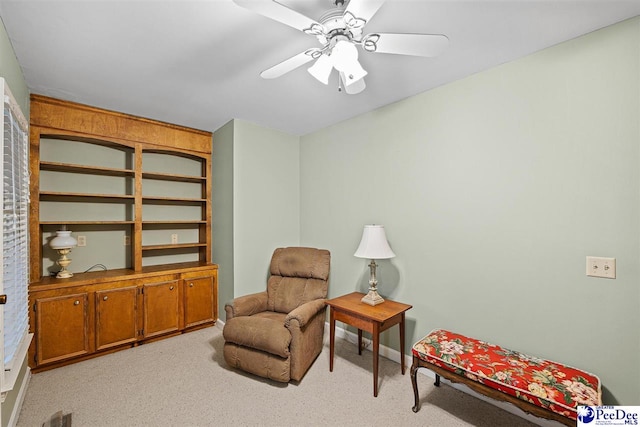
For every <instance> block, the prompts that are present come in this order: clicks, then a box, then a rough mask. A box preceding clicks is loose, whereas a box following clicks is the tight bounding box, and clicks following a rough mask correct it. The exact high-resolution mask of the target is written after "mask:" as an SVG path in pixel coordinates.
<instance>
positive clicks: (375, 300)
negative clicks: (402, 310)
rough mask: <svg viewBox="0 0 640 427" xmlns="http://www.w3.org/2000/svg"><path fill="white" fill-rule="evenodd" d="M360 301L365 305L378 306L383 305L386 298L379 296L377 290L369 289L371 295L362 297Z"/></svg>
mask: <svg viewBox="0 0 640 427" xmlns="http://www.w3.org/2000/svg"><path fill="white" fill-rule="evenodd" d="M360 301H362V302H363V303H365V304H369V305H372V306H376V305H378V304H382V303H383V302H384V298H382V297H381V296H380V295H378V292H377V291H376V290H375V289H369V293H368V294H366V295H365V296H364V297H362V299H361V300H360Z"/></svg>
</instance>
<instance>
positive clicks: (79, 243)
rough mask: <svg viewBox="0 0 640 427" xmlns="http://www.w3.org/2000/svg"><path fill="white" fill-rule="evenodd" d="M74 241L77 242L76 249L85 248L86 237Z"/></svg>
mask: <svg viewBox="0 0 640 427" xmlns="http://www.w3.org/2000/svg"><path fill="white" fill-rule="evenodd" d="M76 240H77V241H78V247H81V246H87V236H78V238H77V239H76Z"/></svg>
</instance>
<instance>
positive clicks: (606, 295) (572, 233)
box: [300, 18, 640, 405]
mask: <svg viewBox="0 0 640 427" xmlns="http://www.w3.org/2000/svg"><path fill="white" fill-rule="evenodd" d="M639 58H640V18H635V19H632V20H629V21H626V22H623V23H621V24H618V25H616V26H613V27H609V28H606V29H603V30H601V31H598V32H595V33H591V34H589V35H586V36H584V37H581V38H579V39H575V40H572V41H569V42H566V43H563V44H561V45H558V46H555V47H552V48H550V49H546V50H544V51H541V52H538V53H536V54H534V55H531V56H528V57H526V58H523V59H520V60H517V61H514V62H511V63H507V64H504V65H501V66H499V67H496V68H494V69H491V70H488V71H486V72H482V73H479V74H476V75H473V76H470V77H468V78H465V79H463V80H460V81H457V82H454V83H452V84H449V85H446V86H443V87H440V88H437V89H434V90H431V91H429V92H426V93H423V94H421V95H418V96H415V97H412V98H409V99H406V100H404V101H401V102H398V103H396V104H393V105H389V106H386V107H384V108H381V109H378V110H375V111H373V112H371V113H368V114H364V115H361V116H359V117H356V118H354V119H351V120H348V121H345V122H343V123H340V124H337V125H335V126H332V127H329V128H326V129H323V130H321V131H318V132H316V133H313V134H310V135H306V136H303V137H302V138H301V152H300V158H301V161H300V164H301V167H300V169H301V183H302V184H301V188H302V193H301V212H300V213H301V244H303V245H311V246H320V247H326V248H328V249H330V250H331V252H332V265H331V271H332V274H331V279H330V280H331V282H330V287H329V288H330V291H329V292H330V295H331V296H337V295H340V294H344V293H347V292H351V291H354V290H364V289H365V287H366V280H367V276H368V269H367V267H366V261H365V260H361V259H358V258H355V257H354V256H353V253H354V251H355V249H356V247H357V245H358V243H359V241H360V236H361V233H362V227H363V225H364V224H369V223H376V224H384V226H385V228H386V231H387V236H388V239H389V241H390V244H391V246H392V248H393V250H394V251H395V253H396V254H397V257H396V258H394V259H392V260H390V261H382V262H380V263H379V264H380V268H379V270H378V272H379V281H380V285H379V286H380V291H381V294H382V295H383V296H385V297H390V298H392V299H397V300H399V301H402V302H406V303H410V304H412V305H413V309H412V310H410V311H409V312H408V313H407V315H408V325H407V326H408V329H407V346H406V347H407V350H408V348H409V347H410V344H411V343H412V342H414V341H416V340H417V339H419V338H421V337H422V336H424V335H425V334H426V333H428V332H429V331H430V330H431V329H433V328H437V327H444V328H448V329H452V330H455V331H459V332H461V333H465V334H469V335H471V336H475V337H478V338H481V339H485V340H488V341H494V342H497V343H500V344H502V345H505V346H507V347H511V348H513V349H517V350H521V351H524V352H528V353H531V354H534V355H537V356H541V357H546V358H550V359H552V360H558V361H562V362H564V363H567V364H569V365H574V366H577V367H580V368H583V369H586V370H588V371H592V372H594V373H596V374H598V375H599V376H600V377H601V380H602V381H603V385H604V392H605V393H604V396H605V403H609V404H615V403H617V404H624V405H637V404H638V402H640V364H639V363H638V354H640V333H639V332H638V331H640V286H639V285H638V284H639V283H640V271H639V268H640V249H639V243H640V209H639V208H640V179H639V172H638V171H639V169H640V168H639V167H640V164H639V163H640V129H639V122H640V66H639V62H640V59H639ZM587 255H594V256H606V257H615V258H616V259H617V268H618V270H617V276H618V277H617V279H615V280H608V279H598V278H591V277H586V276H585V257H586V256H587ZM385 334H386V336H385V337H384V338H383V339H384V340H386V341H387V342H389V343H390V345H392V346H393V347H394V348H397V338H396V335H397V331H396V330H395V328H393V329H392V330H390V331H387V332H386V333H385Z"/></svg>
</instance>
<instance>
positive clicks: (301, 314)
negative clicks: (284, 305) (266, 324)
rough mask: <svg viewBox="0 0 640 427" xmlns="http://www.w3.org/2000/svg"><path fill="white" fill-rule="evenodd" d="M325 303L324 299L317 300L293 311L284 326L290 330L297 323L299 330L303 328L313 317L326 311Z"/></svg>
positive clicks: (285, 320)
mask: <svg viewBox="0 0 640 427" xmlns="http://www.w3.org/2000/svg"><path fill="white" fill-rule="evenodd" d="M324 302H325V300H324V299H316V300H313V301H309V302H307V303H304V304H302V305H301V306H299V307H298V308H295V309H293V310H292V311H291V312H290V313H289V314H287V317H286V318H285V319H284V326H285V327H286V328H290V326H294V325H292V324H293V323H297V325H298V328H303V327H304V326H305V325H306V324H307V322H309V320H311V319H312V318H313V316H315V315H316V314H318V313H319V312H320V311H322V310H324V309H325V307H326V305H325V303H324Z"/></svg>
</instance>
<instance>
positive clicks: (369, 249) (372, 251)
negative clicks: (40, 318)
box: [353, 225, 396, 306]
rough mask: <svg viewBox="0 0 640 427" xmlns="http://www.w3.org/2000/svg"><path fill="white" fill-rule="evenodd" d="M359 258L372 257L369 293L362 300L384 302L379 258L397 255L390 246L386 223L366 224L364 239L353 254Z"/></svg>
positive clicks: (375, 303)
mask: <svg viewBox="0 0 640 427" xmlns="http://www.w3.org/2000/svg"><path fill="white" fill-rule="evenodd" d="M353 255H354V256H356V257H358V258H367V259H370V260H371V262H370V263H369V268H370V270H371V278H370V279H369V293H367V295H365V296H364V297H363V298H362V302H363V303H365V304H369V305H373V306H375V305H378V304H382V303H383V302H384V299H383V298H382V297H381V296H380V295H378V288H377V285H378V280H377V279H376V267H377V266H378V265H377V264H376V261H375V260H377V259H389V258H393V257H394V256H396V254H395V253H393V251H392V250H391V248H390V247H389V242H387V236H386V234H385V232H384V225H365V226H364V231H363V232H362V240H361V241H360V246H358V249H357V250H356V253H355V254H353Z"/></svg>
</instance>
